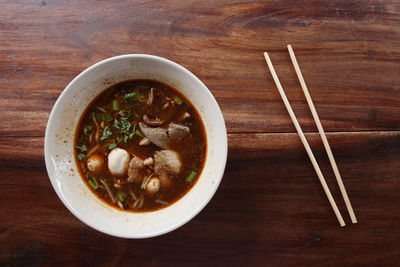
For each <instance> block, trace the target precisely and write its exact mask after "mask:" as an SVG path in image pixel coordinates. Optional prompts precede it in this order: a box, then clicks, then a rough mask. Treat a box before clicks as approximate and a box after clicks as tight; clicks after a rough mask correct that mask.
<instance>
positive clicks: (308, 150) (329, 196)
mask: <svg viewBox="0 0 400 267" xmlns="http://www.w3.org/2000/svg"><path fill="white" fill-rule="evenodd" d="M264 57H265V60H266V61H267V64H268V68H269V70H270V72H271V75H272V77H273V78H274V81H275V84H276V87H277V88H278V91H279V93H280V95H281V97H282V100H283V103H284V104H285V107H286V109H287V111H288V112H289V116H290V118H291V119H292V121H293V124H294V127H295V128H296V130H297V133H298V134H299V136H300V139H301V142H302V143H303V145H304V148H305V149H306V151H307V154H308V156H309V157H310V160H311V163H312V165H313V166H314V169H315V172H316V173H317V175H318V178H319V181H320V182H321V185H322V188H323V189H324V191H325V194H326V196H327V197H328V200H329V203H330V204H331V206H332V209H333V211H334V212H335V215H336V217H337V219H338V221H339V224H340V226H345V225H346V224H345V223H344V221H343V218H342V215H341V214H340V211H339V209H338V207H337V206H336V203H335V200H334V199H333V197H332V194H331V191H330V190H329V187H328V185H327V184H326V181H325V178H324V176H323V175H322V172H321V170H320V168H319V166H318V163H317V161H316V160H315V157H314V154H313V152H312V150H311V148H310V146H309V144H308V142H307V139H306V137H305V136H304V133H303V130H302V129H301V127H300V124H299V122H298V121H297V119H296V116H295V115H294V112H293V110H292V107H291V106H290V103H289V100H288V99H287V97H286V94H285V91H284V90H283V88H282V85H281V83H280V81H279V78H278V76H277V75H276V72H275V69H274V66H273V65H272V62H271V59H270V58H269V56H268V53H267V52H264Z"/></svg>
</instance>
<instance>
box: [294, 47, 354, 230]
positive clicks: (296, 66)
mask: <svg viewBox="0 0 400 267" xmlns="http://www.w3.org/2000/svg"><path fill="white" fill-rule="evenodd" d="M287 48H288V50H289V55H290V58H291V59H292V63H293V66H294V69H295V70H296V74H297V77H298V78H299V81H300V85H301V88H302V89H303V92H304V95H305V97H306V99H307V103H308V106H309V107H310V109H311V113H312V115H313V118H314V121H315V124H316V125H317V128H318V131H319V134H320V135H321V139H322V142H323V143H324V147H325V150H326V153H327V154H328V158H329V161H330V162H331V165H332V169H333V172H334V173H335V177H336V180H337V183H338V185H339V188H340V192H341V193H342V196H343V199H344V202H345V204H346V207H347V210H348V212H349V214H350V218H351V222H352V223H357V218H356V215H355V214H354V211H353V207H352V206H351V202H350V199H349V197H348V195H347V192H346V188H345V187H344V184H343V181H342V177H341V176H340V173H339V169H338V167H337V165H336V161H335V158H334V157H333V154H332V150H331V147H330V145H329V142H328V139H327V138H326V135H325V131H324V128H323V127H322V124H321V121H320V119H319V116H318V113H317V111H316V110H315V107H314V103H313V101H312V99H311V96H310V93H309V91H308V88H307V85H306V82H305V81H304V78H303V74H302V73H301V70H300V67H299V64H298V63H297V59H296V56H295V54H294V51H293V49H292V46H291V45H288V46H287Z"/></svg>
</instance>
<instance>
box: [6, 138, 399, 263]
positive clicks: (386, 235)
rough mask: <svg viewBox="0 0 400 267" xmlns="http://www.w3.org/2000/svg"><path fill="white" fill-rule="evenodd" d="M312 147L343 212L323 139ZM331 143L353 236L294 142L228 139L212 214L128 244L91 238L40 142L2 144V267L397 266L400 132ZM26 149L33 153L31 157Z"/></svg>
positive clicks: (20, 140) (208, 209) (97, 235)
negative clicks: (54, 179) (353, 217)
mask: <svg viewBox="0 0 400 267" xmlns="http://www.w3.org/2000/svg"><path fill="white" fill-rule="evenodd" d="M307 138H308V140H309V141H310V145H311V147H312V149H313V150H314V152H315V154H316V158H317V160H318V161H319V163H320V165H321V169H322V171H323V172H324V174H326V178H327V182H328V183H329V186H330V188H331V190H332V193H333V195H334V197H335V199H336V200H337V202H338V206H339V208H340V209H341V210H342V211H344V210H345V205H344V202H343V201H342V200H341V199H340V192H339V189H338V187H337V185H336V183H335V178H334V176H333V173H332V171H331V169H330V165H329V161H328V159H327V157H326V155H325V153H324V149H323V147H322V145H321V141H320V139H319V137H318V135H317V134H307ZM328 139H329V140H330V141H331V145H332V150H333V151H334V153H335V156H336V158H337V162H338V165H339V168H340V169H341V171H342V175H343V179H344V183H345V185H346V188H347V190H348V192H349V196H350V198H351V200H352V202H353V205H354V208H355V211H356V214H357V216H358V218H359V221H360V222H359V223H358V224H356V225H348V226H347V227H345V228H340V227H339V226H338V225H337V222H336V218H335V216H334V214H333V212H332V210H331V209H330V206H329V203H328V201H327V200H326V197H325V195H324V193H323V191H322V189H321V185H320V184H319V182H318V179H317V177H316V175H315V172H314V170H313V168H312V165H311V163H310V162H309V159H308V158H307V154H306V153H305V151H304V148H303V147H302V144H301V142H300V140H299V138H298V136H297V135H296V134H230V135H229V143H230V151H229V160H228V164H227V167H226V172H225V175H224V178H223V180H222V183H221V186H220V188H219V190H218V192H217V194H216V195H215V197H214V198H213V200H212V201H211V202H210V204H209V205H208V206H207V207H206V208H205V209H204V210H203V211H202V212H201V213H200V214H199V215H198V216H197V217H196V218H195V219H193V220H192V221H191V222H189V223H188V224H187V225H185V226H183V227H182V228H180V229H179V230H177V231H174V232H172V233H169V234H167V235H165V236H161V237H157V238H152V239H148V240H124V239H119V238H114V237H109V236H106V235H104V234H102V233H99V232H97V231H95V230H92V229H90V228H89V227H87V226H86V225H84V224H82V223H81V222H80V221H79V220H78V219H76V218H75V217H74V216H73V215H72V214H71V213H70V212H68V211H67V209H66V208H65V207H64V206H63V204H62V203H61V202H60V200H59V199H58V198H57V196H56V194H55V193H54V191H53V189H52V188H51V185H50V182H49V179H48V178H47V175H46V173H45V167H44V162H43V151H42V143H43V138H41V137H40V138H37V137H32V138H15V139H14V140H15V141H14V142H10V139H9V138H0V151H2V152H1V153H0V161H1V162H0V163H1V164H0V171H1V173H2V174H3V178H6V179H1V180H0V201H1V203H7V204H8V205H2V206H1V208H0V217H1V218H2V222H1V224H0V225H1V228H0V244H1V247H2V248H1V249H0V264H1V265H4V266H8V265H10V266H12V265H18V266H21V265H24V266H25V265H29V264H35V263H37V264H49V265H50V264H51V265H53V266H54V265H55V264H63V265H76V264H78V265H81V264H82V265H87V264H90V265H97V264H99V265H104V266H106V265H109V264H111V263H113V264H115V265H124V264H129V263H131V262H140V263H143V264H145V265H163V264H166V265H174V264H176V263H180V264H183V265H199V266H200V265H204V264H207V263H208V262H213V263H215V264H216V265H243V264H246V265H263V264H262V263H266V262H268V263H269V264H271V265H277V264H281V265H282V264H283V265H284V266H298V265H307V266H321V265H323V264H327V265H329V263H331V262H335V263H337V264H341V265H351V264H376V265H379V264H380V263H381V262H385V263H387V264H388V265H389V264H392V265H395V264H397V263H398V262H397V259H398V257H400V245H399V242H398V240H399V238H400V229H399V228H398V227H397V226H398V223H399V221H400V202H399V201H398V191H397V190H394V188H396V187H397V188H398V186H399V181H398V179H397V178H398V173H399V172H400V166H399V164H398V162H399V160H400V157H399V155H400V132H391V133H387V132H383V133H353V134H348V133H335V134H328ZM24 147H32V148H34V149H32V153H30V155H29V156H27V155H26V152H25V151H24ZM5 151H7V152H5ZM21 211H23V212H21ZM343 214H344V216H345V220H346V221H348V222H349V218H348V216H347V214H346V213H345V212H343ZM110 250H111V251H110ZM61 252H62V253H61Z"/></svg>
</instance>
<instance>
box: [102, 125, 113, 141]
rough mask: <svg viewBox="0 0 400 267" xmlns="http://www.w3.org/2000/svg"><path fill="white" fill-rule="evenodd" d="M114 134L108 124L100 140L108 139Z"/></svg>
mask: <svg viewBox="0 0 400 267" xmlns="http://www.w3.org/2000/svg"><path fill="white" fill-rule="evenodd" d="M111 135H112V132H111V130H110V126H106V128H104V130H103V136H102V137H100V140H101V141H103V140H106V139H107V138H108V137H110V136H111Z"/></svg>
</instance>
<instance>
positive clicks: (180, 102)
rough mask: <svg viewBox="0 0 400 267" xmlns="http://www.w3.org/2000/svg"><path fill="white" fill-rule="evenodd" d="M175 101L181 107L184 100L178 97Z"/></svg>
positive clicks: (175, 97)
mask: <svg viewBox="0 0 400 267" xmlns="http://www.w3.org/2000/svg"><path fill="white" fill-rule="evenodd" d="M174 101H175V103H176V104H177V105H181V104H182V103H183V101H182V98H180V97H178V96H174Z"/></svg>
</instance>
